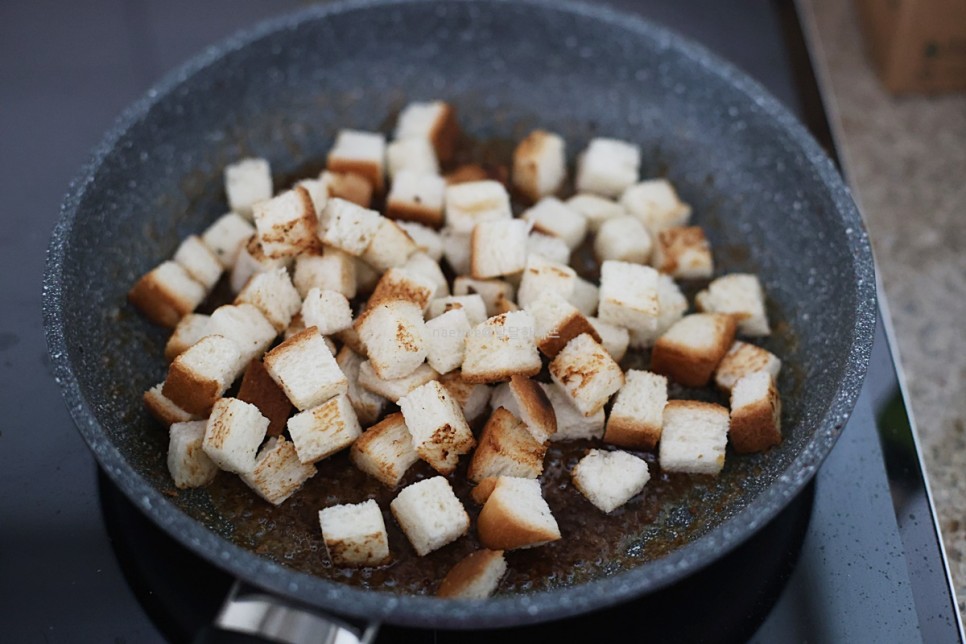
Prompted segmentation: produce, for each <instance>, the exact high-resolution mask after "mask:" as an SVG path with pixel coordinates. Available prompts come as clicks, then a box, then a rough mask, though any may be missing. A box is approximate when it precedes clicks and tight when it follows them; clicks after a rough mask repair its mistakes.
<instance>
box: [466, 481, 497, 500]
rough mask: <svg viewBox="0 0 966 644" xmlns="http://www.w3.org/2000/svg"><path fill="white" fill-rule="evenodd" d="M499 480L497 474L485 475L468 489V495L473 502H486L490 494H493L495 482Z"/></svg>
mask: <svg viewBox="0 0 966 644" xmlns="http://www.w3.org/2000/svg"><path fill="white" fill-rule="evenodd" d="M499 480H500V477H499V476H487V477H486V478H484V479H482V480H481V481H480V482H479V483H477V484H476V485H475V486H474V487H473V489H472V490H470V497H471V498H472V499H473V502H474V503H477V504H479V505H483V504H484V503H486V500H487V499H488V498H490V495H491V494H493V489H494V488H495V487H496V484H497V482H498V481H499Z"/></svg>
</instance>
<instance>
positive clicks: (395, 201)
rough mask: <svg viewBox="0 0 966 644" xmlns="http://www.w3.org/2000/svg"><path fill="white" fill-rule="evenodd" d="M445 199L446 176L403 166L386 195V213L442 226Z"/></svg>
mask: <svg viewBox="0 0 966 644" xmlns="http://www.w3.org/2000/svg"><path fill="white" fill-rule="evenodd" d="M445 200H446V180H445V179H443V178H442V177H440V176H437V175H436V174H428V173H423V172H412V171H410V170H400V171H399V172H398V173H397V174H396V177H395V179H394V180H393V182H392V188H391V189H390V190H389V196H388V197H387V198H386V217H389V218H390V219H395V220H397V221H409V222H415V223H418V224H422V225H424V226H429V227H430V228H440V227H442V225H443V221H444V209H443V204H444V202H445ZM466 232H469V231H466Z"/></svg>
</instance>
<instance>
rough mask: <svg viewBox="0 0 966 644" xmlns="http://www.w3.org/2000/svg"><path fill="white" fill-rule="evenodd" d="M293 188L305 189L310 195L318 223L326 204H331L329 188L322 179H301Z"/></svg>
mask: <svg viewBox="0 0 966 644" xmlns="http://www.w3.org/2000/svg"><path fill="white" fill-rule="evenodd" d="M292 187H293V188H295V187H301V188H304V189H305V191H306V192H307V193H309V197H311V198H312V205H313V206H315V218H316V222H318V218H319V216H320V215H321V214H322V211H323V210H325V204H327V203H329V187H328V186H327V185H326V184H325V183H323V182H322V180H321V179H300V180H299V181H296V182H295V184H294V185H293V186H292ZM316 232H318V231H316Z"/></svg>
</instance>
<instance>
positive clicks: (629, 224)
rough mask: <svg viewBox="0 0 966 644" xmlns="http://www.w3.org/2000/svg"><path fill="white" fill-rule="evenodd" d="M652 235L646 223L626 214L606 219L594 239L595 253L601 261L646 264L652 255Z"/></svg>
mask: <svg viewBox="0 0 966 644" xmlns="http://www.w3.org/2000/svg"><path fill="white" fill-rule="evenodd" d="M651 246H652V243H651V236H650V235H649V234H648V232H647V229H646V228H644V224H642V223H641V222H640V221H638V220H637V219H635V218H634V217H631V216H630V215H624V216H621V217H615V218H613V219H609V220H607V221H605V222H604V223H603V224H601V226H600V230H598V231H597V237H596V238H595V239H594V254H595V255H596V256H597V259H598V260H599V261H602V262H603V261H606V260H608V259H615V260H617V261H619V262H630V263H632V264H644V263H646V262H647V260H648V259H650V257H651Z"/></svg>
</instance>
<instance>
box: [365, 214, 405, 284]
mask: <svg viewBox="0 0 966 644" xmlns="http://www.w3.org/2000/svg"><path fill="white" fill-rule="evenodd" d="M415 252H416V242H414V241H413V240H412V238H411V237H410V236H409V235H407V234H406V231H404V230H403V229H402V228H400V227H399V226H398V225H397V224H396V222H394V221H392V220H391V219H386V218H385V217H383V218H382V220H381V221H380V222H379V229H378V230H376V234H375V235H374V236H373V238H372V241H371V242H369V247H368V248H366V250H365V252H364V253H362V257H361V259H362V260H363V261H364V262H366V263H367V264H369V265H370V266H372V267H373V268H375V269H376V270H377V271H379V272H382V271H386V270H389V269H390V268H392V267H394V266H402V265H403V264H405V263H406V260H407V259H409V256H410V255H412V254H413V253H415Z"/></svg>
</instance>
